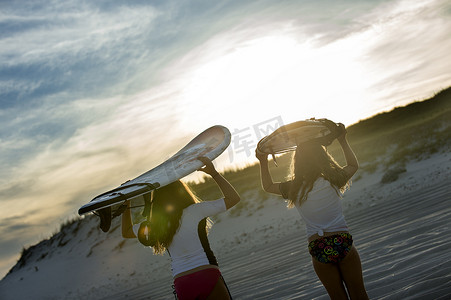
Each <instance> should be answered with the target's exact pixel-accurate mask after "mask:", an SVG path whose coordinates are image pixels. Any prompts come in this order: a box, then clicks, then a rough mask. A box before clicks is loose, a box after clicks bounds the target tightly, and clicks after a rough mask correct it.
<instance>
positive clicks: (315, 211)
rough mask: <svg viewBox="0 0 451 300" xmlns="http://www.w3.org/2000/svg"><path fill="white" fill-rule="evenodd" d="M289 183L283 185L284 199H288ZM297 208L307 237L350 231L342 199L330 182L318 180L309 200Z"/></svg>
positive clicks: (281, 188)
mask: <svg viewBox="0 0 451 300" xmlns="http://www.w3.org/2000/svg"><path fill="white" fill-rule="evenodd" d="M289 183H291V182H286V183H282V184H281V186H280V190H281V193H282V196H283V197H284V198H288V190H289V185H288V184H289ZM296 208H297V210H298V212H299V214H300V215H301V217H302V219H303V220H304V222H305V225H306V232H307V237H310V236H312V235H314V234H315V233H317V234H318V235H320V236H323V235H324V232H335V231H348V230H349V229H348V225H347V224H346V221H345V218H344V215H343V209H342V206H341V198H340V196H339V195H338V194H337V192H336V191H335V189H334V188H333V187H332V186H331V184H330V183H329V181H327V180H325V179H324V178H322V177H320V178H318V179H317V180H316V181H315V183H314V184H313V188H312V190H311V191H310V192H309V193H308V196H307V199H306V200H305V201H304V202H303V203H302V205H300V204H299V201H297V202H296Z"/></svg>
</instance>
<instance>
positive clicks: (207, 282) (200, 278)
mask: <svg viewBox="0 0 451 300" xmlns="http://www.w3.org/2000/svg"><path fill="white" fill-rule="evenodd" d="M220 276H221V272H220V271H219V270H218V269H215V268H211V269H205V270H200V271H197V272H195V273H192V274H188V275H184V276H181V277H178V278H176V279H175V280H174V286H175V291H176V292H177V297H178V299H180V300H189V299H207V297H208V296H209V295H210V294H211V292H212V291H213V288H214V287H215V285H216V283H217V282H218V279H219V277H220Z"/></svg>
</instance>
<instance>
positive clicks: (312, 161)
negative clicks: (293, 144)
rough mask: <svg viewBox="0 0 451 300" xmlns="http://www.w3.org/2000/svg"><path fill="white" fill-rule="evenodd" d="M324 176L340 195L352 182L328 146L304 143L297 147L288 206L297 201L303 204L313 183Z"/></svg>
mask: <svg viewBox="0 0 451 300" xmlns="http://www.w3.org/2000/svg"><path fill="white" fill-rule="evenodd" d="M319 177H323V178H324V179H326V180H327V181H329V183H330V185H331V186H332V187H333V188H334V189H335V191H336V192H337V194H338V195H339V196H340V194H339V191H340V192H341V193H343V192H344V191H345V190H346V189H347V188H348V187H349V186H350V184H351V182H350V180H349V179H350V178H349V177H348V175H347V174H346V172H345V171H344V170H343V168H342V167H341V166H340V165H339V164H338V163H337V162H336V161H335V160H334V158H333V157H332V156H331V155H330V154H329V153H328V152H327V150H326V147H324V146H322V145H320V144H316V143H309V144H302V145H300V146H298V147H297V148H296V152H295V154H294V156H293V160H292V164H291V178H290V179H291V180H292V184H291V186H290V190H289V192H288V207H290V208H291V207H293V206H294V205H295V204H296V202H297V201H299V204H302V203H303V202H304V201H305V200H306V199H307V196H308V194H309V192H310V191H311V190H312V188H313V184H314V183H315V181H316V180H317V179H318V178H319Z"/></svg>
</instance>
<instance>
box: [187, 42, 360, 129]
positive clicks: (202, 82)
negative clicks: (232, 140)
mask: <svg viewBox="0 0 451 300" xmlns="http://www.w3.org/2000/svg"><path fill="white" fill-rule="evenodd" d="M220 46H221V45H219V44H218V45H217V46H216V47H218V48H219V47H220ZM222 47H223V48H226V49H232V50H230V51H228V52H226V53H224V52H221V51H219V50H218V51H217V53H218V55H217V56H215V55H212V54H210V55H206V56H207V57H209V59H208V60H201V61H199V62H198V64H195V65H194V67H193V68H192V69H191V70H190V71H189V75H188V76H185V78H188V79H189V80H188V81H186V82H185V84H186V85H185V86H184V87H183V93H182V102H183V103H184V104H185V107H186V109H187V111H186V112H185V113H187V114H188V115H190V116H192V117H195V116H196V115H198V111H199V109H200V108H201V109H202V111H203V112H207V113H211V114H214V115H216V116H217V117H218V120H221V118H223V123H224V122H228V123H229V124H233V126H235V127H237V128H239V127H240V126H241V127H243V126H252V124H254V123H255V122H258V121H263V120H265V119H268V118H271V117H274V116H276V115H278V114H283V117H284V118H285V119H287V122H288V121H289V122H291V121H295V120H299V119H302V118H309V117H324V116H325V117H329V116H330V115H331V114H333V112H337V109H339V110H340V109H341V108H337V107H338V105H337V101H340V97H347V99H348V100H350V98H349V97H351V98H353V97H360V95H359V93H358V92H356V91H359V90H360V89H359V87H363V86H365V83H364V82H363V81H364V78H365V77H364V76H362V71H361V67H360V65H359V63H358V61H357V59H356V57H358V56H357V55H358V52H359V51H360V50H361V49H360V48H359V47H358V45H356V44H354V43H353V42H352V40H351V39H348V40H342V41H338V42H335V43H333V44H329V45H326V46H324V47H322V48H315V47H314V46H313V43H311V42H310V41H308V40H306V41H303V42H300V41H299V40H297V39H295V38H292V37H290V36H289V35H286V36H280V35H277V36H273V35H269V36H265V37H260V38H254V39H249V40H248V41H247V42H245V43H239V44H237V45H227V44H226V42H225V41H224V44H223V45H222ZM210 51H212V52H213V51H214V47H210ZM345 100H346V99H345ZM345 100H344V101H345ZM353 100H354V99H353ZM212 103H214V105H211V104H212ZM218 104H219V105H220V106H219V107H220V111H219V110H218ZM274 108H275V109H274ZM327 109H329V111H327ZM346 111H348V112H349V111H350V109H349V108H347V110H346ZM346 111H345V110H343V112H346ZM251 112H252V113H251ZM250 113H251V114H250ZM225 125H227V124H225Z"/></svg>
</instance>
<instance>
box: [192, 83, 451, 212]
mask: <svg viewBox="0 0 451 300" xmlns="http://www.w3.org/2000/svg"><path fill="white" fill-rule="evenodd" d="M450 127H451V88H448V89H445V90H443V91H441V92H439V93H438V94H436V95H435V96H434V97H432V98H430V99H427V100H424V101H419V102H414V103H412V104H409V105H407V106H403V107H397V108H395V109H393V110H392V111H389V112H384V113H381V114H378V115H375V116H373V117H371V118H369V119H366V120H362V121H360V122H358V123H357V124H354V125H352V126H350V127H348V140H349V143H350V144H351V146H352V148H353V150H354V151H355V153H356V155H357V157H358V159H359V162H360V165H361V169H360V170H359V172H360V174H362V173H364V172H373V171H375V170H376V169H377V168H383V169H384V170H385V171H387V172H391V171H393V170H394V171H393V172H402V171H403V166H404V165H405V163H406V162H407V161H409V160H412V159H421V158H424V157H427V156H429V155H431V154H433V153H435V152H437V151H450V149H451V130H450ZM328 150H329V152H330V153H331V154H332V155H333V156H334V157H335V158H336V159H337V160H338V162H339V163H341V164H344V158H343V155H342V153H341V148H340V146H339V144H338V143H337V142H334V143H333V144H332V145H330V146H329V147H328ZM290 161H291V154H285V155H283V156H281V157H278V158H277V162H278V164H279V167H275V166H274V164H272V163H271V162H270V167H271V174H272V175H273V179H274V180H275V181H281V180H283V179H284V178H286V176H287V175H288V174H289V165H290ZM359 176H361V175H358V176H356V177H355V179H354V180H358V178H359ZM224 177H225V178H227V179H228V180H229V181H230V183H232V184H233V186H235V188H236V189H237V191H238V192H239V193H240V194H244V193H245V192H247V191H251V190H255V189H256V188H257V190H258V191H259V192H258V193H259V194H260V197H261V199H262V200H264V199H266V198H267V194H266V193H265V192H263V191H262V190H261V188H260V174H259V166H258V165H250V166H248V167H246V168H244V169H240V170H230V171H227V172H225V173H224ZM189 185H190V186H191V188H192V189H193V190H194V192H195V193H196V194H197V195H198V196H199V197H200V198H205V199H212V198H215V197H217V196H219V192H218V189H217V187H216V186H215V184H214V183H213V181H212V180H211V179H209V178H208V179H206V181H205V183H202V184H194V183H189ZM240 205H244V204H242V203H240Z"/></svg>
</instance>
